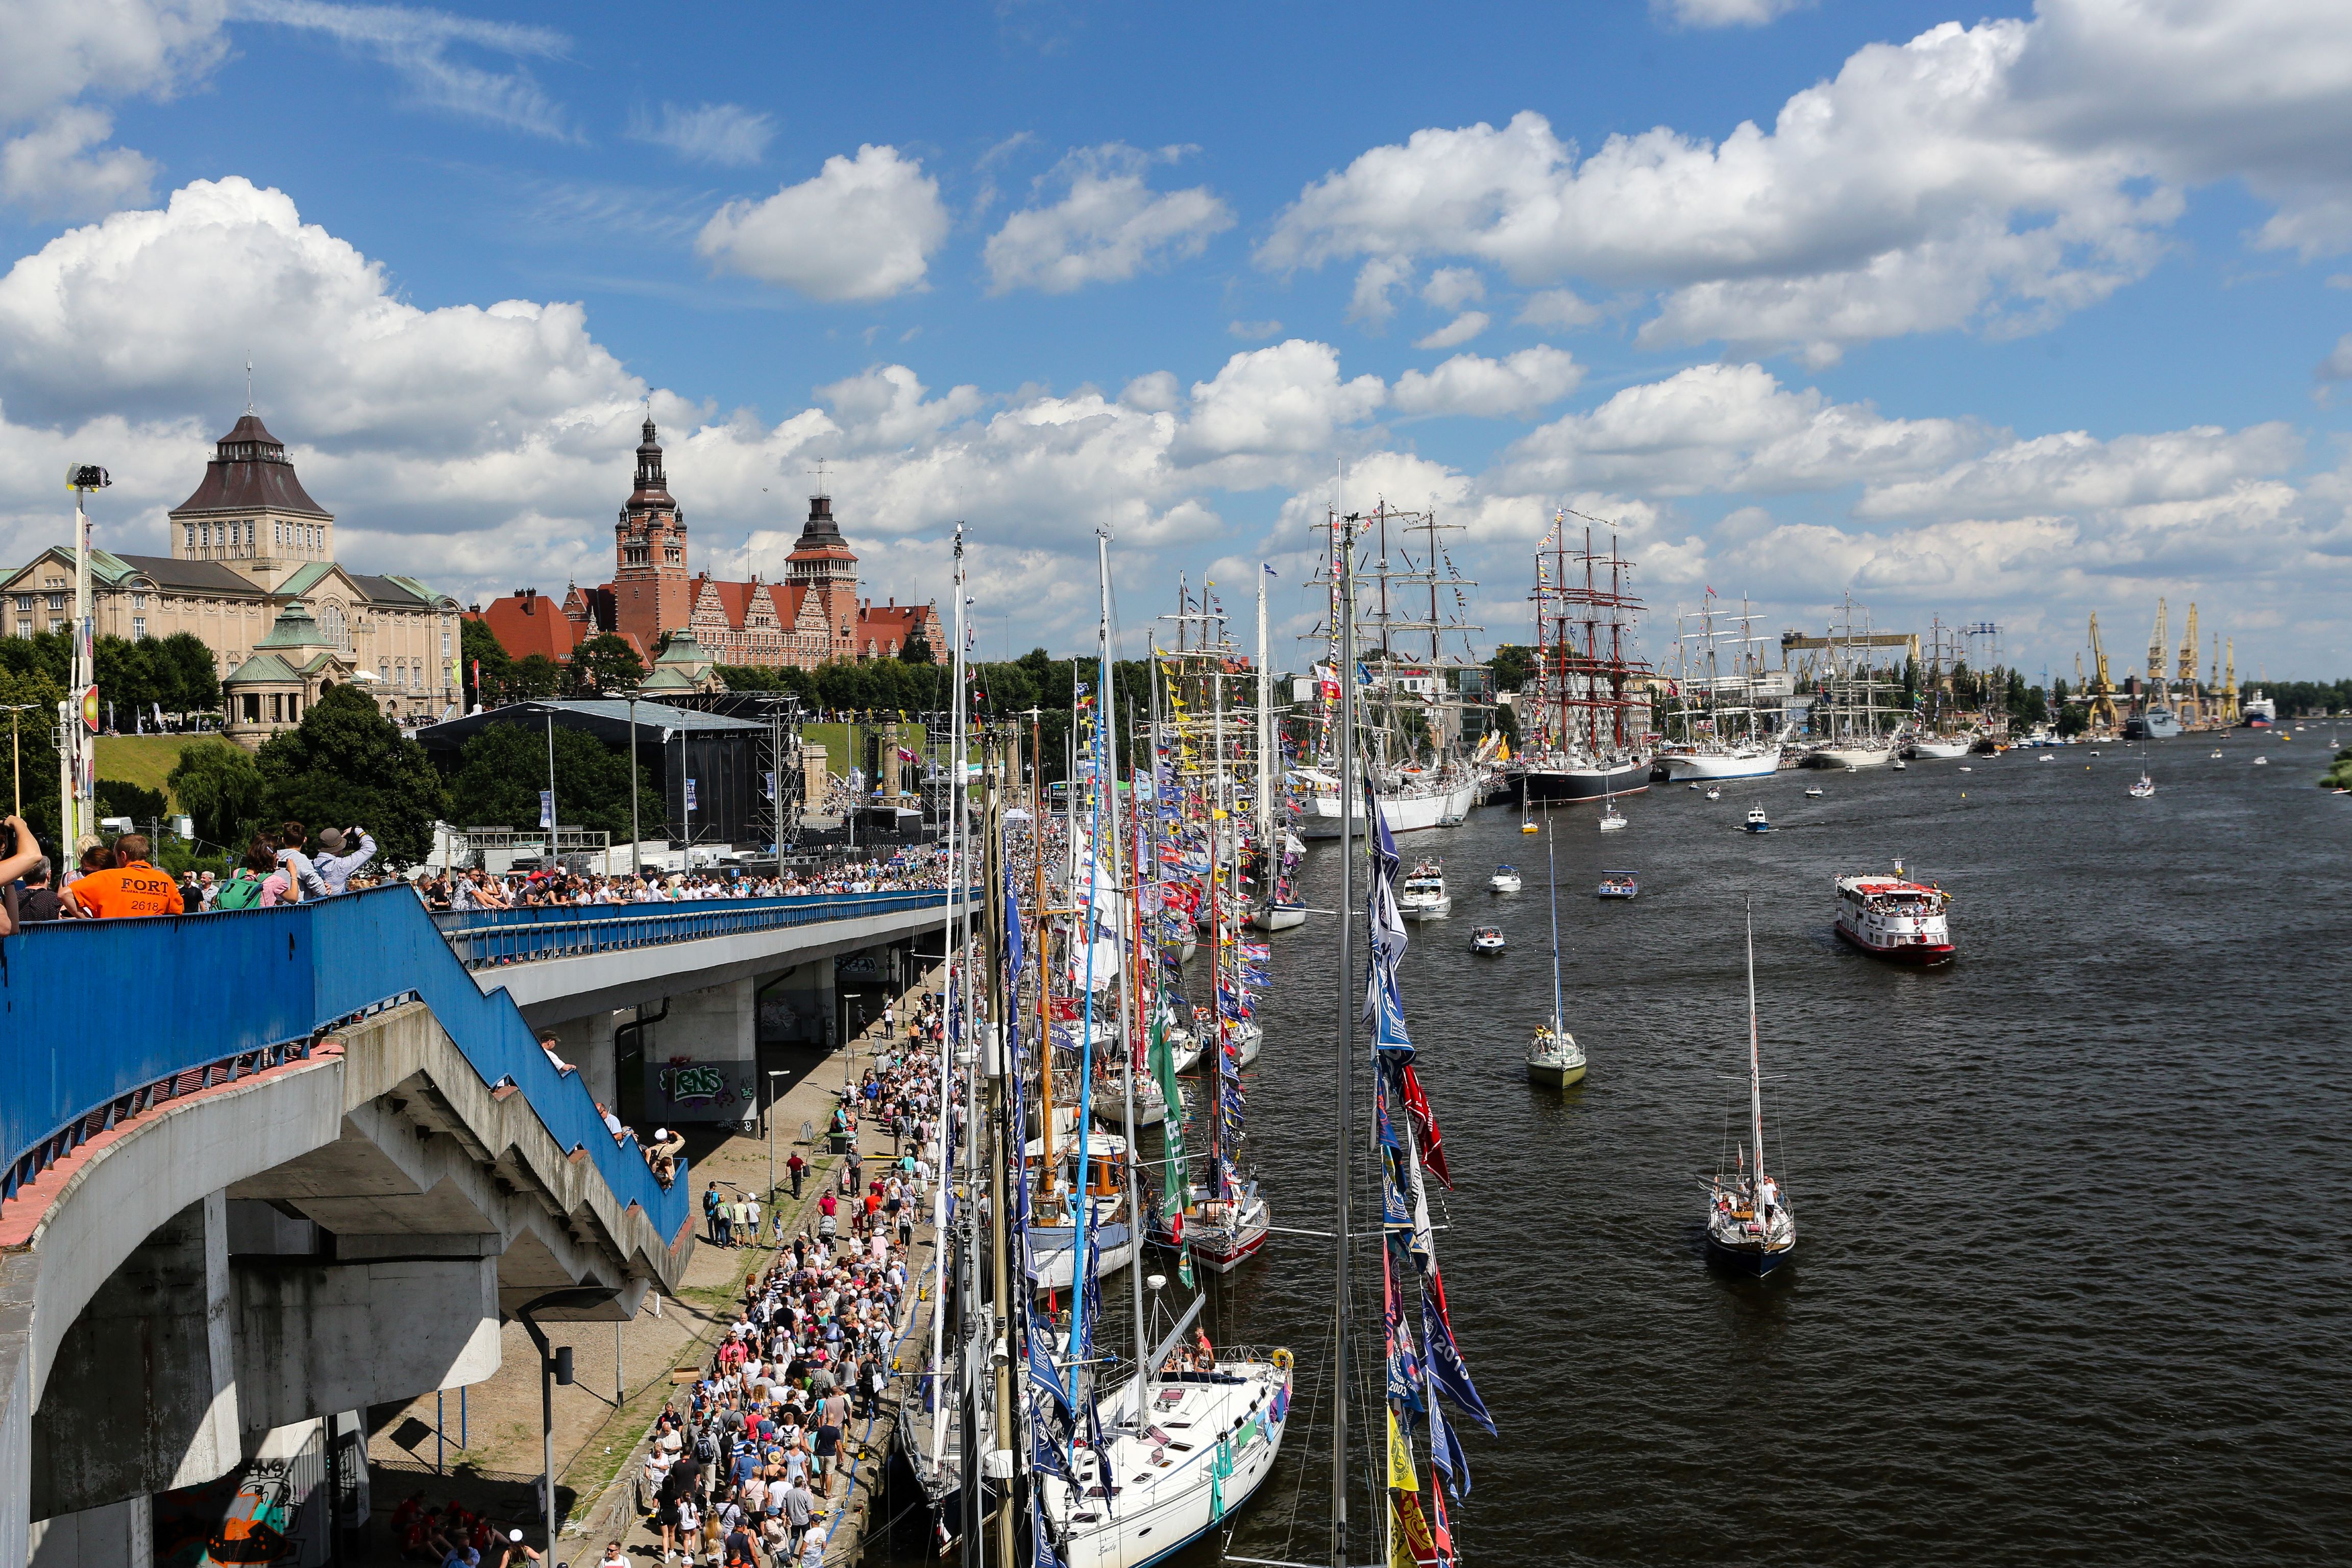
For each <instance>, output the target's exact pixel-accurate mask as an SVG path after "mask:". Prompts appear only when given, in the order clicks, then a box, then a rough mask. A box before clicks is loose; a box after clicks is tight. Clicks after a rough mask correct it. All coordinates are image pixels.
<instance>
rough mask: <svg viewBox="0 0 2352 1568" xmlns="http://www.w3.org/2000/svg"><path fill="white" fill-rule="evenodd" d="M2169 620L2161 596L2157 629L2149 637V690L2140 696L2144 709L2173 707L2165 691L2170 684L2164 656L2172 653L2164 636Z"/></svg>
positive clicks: (2157, 614)
mask: <svg viewBox="0 0 2352 1568" xmlns="http://www.w3.org/2000/svg"><path fill="white" fill-rule="evenodd" d="M2167 620H2168V615H2167V613H2166V610H2165V605H2164V600H2163V598H2162V597H2161V596H2159V597H2158V599H2157V601H2156V629H2155V630H2154V631H2152V632H2150V633H2148V635H2147V690H2146V691H2145V692H2143V693H2141V696H2140V706H2141V707H2142V708H2143V709H2146V708H2169V707H2170V706H2172V704H2171V703H2170V702H2168V701H2167V700H2166V698H2167V697H2168V695H2169V694H2168V692H2167V690H2166V686H2167V685H2168V682H2167V681H2166V680H2165V679H2164V656H2165V655H2166V654H2168V653H2169V652H2171V651H2172V650H2171V649H2170V648H2169V647H2167V646H2166V640H2167V639H2166V637H2165V635H2164V634H2165V624H2166V621H2167Z"/></svg>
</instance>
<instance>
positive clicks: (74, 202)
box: [0, 0, 228, 217]
mask: <svg viewBox="0 0 2352 1568" xmlns="http://www.w3.org/2000/svg"><path fill="white" fill-rule="evenodd" d="M226 16H227V5H226V0H102V3H93V4H76V3H74V0H15V3H14V4H12V5H9V6H8V7H7V10H6V12H5V33H4V34H0V38H5V41H0V131H9V130H16V129H18V128H26V129H23V130H22V131H21V133H20V134H16V135H14V136H9V137H6V138H5V139H4V140H0V201H5V202H7V203H9V204H11V205H16V206H20V207H23V208H25V209H26V211H28V212H31V213H33V214H34V215H36V216H42V217H49V216H68V217H83V216H97V215H99V214H102V213H106V212H110V211H112V210H113V209H114V208H116V207H118V206H121V205H125V204H127V203H131V202H137V201H143V200H145V199H146V197H147V194H148V188H149V182H150V181H151V180H152V178H153V176H154V173H155V165H154V163H152V161H151V160H150V159H148V158H147V157H145V156H144V155H142V154H141V153H136V152H133V151H131V149H129V148H124V147H106V146H102V145H101V143H103V142H105V141H106V140H107V139H108V138H109V137H110V136H112V135H113V134H114V119H113V116H112V115H110V114H109V113H108V112H107V111H106V110H103V109H101V108H99V107H98V106H97V105H96V104H94V103H92V102H90V101H89V100H91V99H116V100H120V99H126V98H138V97H145V98H156V99H169V98H171V97H173V95H174V94H176V93H177V92H178V91H179V90H180V89H182V88H184V87H186V86H188V85H189V84H191V83H193V82H194V81H196V80H198V79H201V78H202V77H203V76H204V75H205V73H206V72H207V71H209V70H210V69H211V68H213V67H214V66H215V64H217V63H218V62H219V60H220V58H221V57H222V55H223V54H224V53H226V49H227V47H228V41H227V38H226V37H225V35H224V33H223V30H222V28H223V23H224V22H225V20H226Z"/></svg>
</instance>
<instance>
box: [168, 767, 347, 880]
mask: <svg viewBox="0 0 2352 1568" xmlns="http://www.w3.org/2000/svg"><path fill="white" fill-rule="evenodd" d="M163 782H164V783H165V784H169V785H170V786H171V790H172V794H173V796H174V797H176V798H177V799H178V801H179V803H180V809H181V810H183V811H184V812H186V813H187V814H188V815H189V816H192V817H194V818H195V829H196V837H198V838H201V839H203V840H205V842H206V843H208V844H214V845H217V846H219V847H221V848H222V849H224V850H226V851H227V852H228V854H229V855H230V856H231V857H232V858H234V857H236V856H237V855H239V854H241V853H242V852H243V851H244V849H245V847H246V846H247V844H249V843H251V842H252V840H253V831H254V829H255V827H256V826H258V825H259V824H260V822H261V819H262V818H261V813H262V807H263V806H264V805H266V804H267V801H268V786H267V785H265V784H263V782H262V777H261V769H260V768H259V767H258V766H257V765H256V763H254V760H253V753H252V752H248V751H247V750H246V749H245V748H244V747H243V746H234V745H231V744H229V743H228V742H226V741H204V742H198V743H197V744H195V745H193V746H189V747H187V748H186V749H184V751H182V752H180V760H179V762H178V763H177V764H175V765H174V766H173V769H172V773H171V776H170V777H169V778H167V779H165V780H164V781H163ZM320 826H337V827H348V826H351V824H349V823H347V822H346V823H331V824H321V825H320Z"/></svg>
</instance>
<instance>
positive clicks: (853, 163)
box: [695, 143, 948, 302]
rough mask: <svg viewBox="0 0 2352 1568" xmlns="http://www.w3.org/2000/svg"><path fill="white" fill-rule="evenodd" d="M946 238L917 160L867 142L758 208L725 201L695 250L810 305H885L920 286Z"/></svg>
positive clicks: (939, 208) (934, 194) (934, 193)
mask: <svg viewBox="0 0 2352 1568" xmlns="http://www.w3.org/2000/svg"><path fill="white" fill-rule="evenodd" d="M947 236H948V210H947V207H946V205H944V204H942V203H941V202H940V183H939V182H938V181H937V180H935V179H933V178H931V176H929V174H925V173H923V165H922V161H921V160H920V159H919V158H906V157H901V156H900V155H899V153H898V149H897V148H896V147H887V146H882V147H877V146H875V145H873V144H871V143H868V144H867V145H865V146H862V147H860V148H858V150H857V156H856V157H855V158H845V157H841V156H839V155H837V154H836V155H835V156H834V157H831V158H827V159H826V160H825V161H824V168H823V169H822V170H820V171H819V172H818V173H817V174H816V175H815V176H814V178H811V179H807V180H803V181H802V182H801V183H800V184H797V185H786V186H785V187H783V188H782V190H780V191H778V192H777V193H776V194H775V195H772V196H770V197H768V198H767V199H766V200H764V201H758V202H752V201H739V202H730V203H728V204H727V205H725V206H724V207H721V208H720V209H719V212H718V213H717V214H716V215H715V216H713V217H712V218H711V220H710V221H709V224H707V225H705V226H704V227H703V230H702V233H701V235H700V236H699V237H698V238H697V239H696V240H695V248H696V249H697V250H698V251H700V252H701V253H702V254H703V255H704V256H706V257H708V258H710V259H711V260H712V261H713V262H715V263H717V264H718V265H719V266H720V267H723V268H727V269H728V270H729V271H730V272H740V273H742V274H744V275H745V276H747V277H751V278H756V279H760V280H761V282H763V283H775V284H780V285H782V287H784V288H787V289H795V290H797V291H798V292H800V293H803V294H805V295H807V296H808V297H809V298H810V299H812V300H825V301H828V302H831V301H839V300H887V299H889V298H890V297H891V296H892V295H894V294H902V293H905V292H906V291H907V290H908V289H919V288H921V287H923V286H924V276H925V273H926V272H927V271H928V270H929V260H930V256H931V253H932V252H933V251H935V250H937V249H938V248H939V247H940V244H941V243H942V242H943V241H945V240H946V238H947Z"/></svg>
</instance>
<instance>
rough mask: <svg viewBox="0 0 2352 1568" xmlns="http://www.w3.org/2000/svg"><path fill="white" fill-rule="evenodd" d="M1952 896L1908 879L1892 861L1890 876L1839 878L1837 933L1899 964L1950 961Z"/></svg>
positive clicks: (1858, 945) (1854, 943)
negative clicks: (1893, 871)
mask: <svg viewBox="0 0 2352 1568" xmlns="http://www.w3.org/2000/svg"><path fill="white" fill-rule="evenodd" d="M1951 904H1952V900H1951V895H1950V894H1948V893H1947V892H1945V891H1944V890H1943V889H1941V888H1936V887H1929V886H1927V885H1926V884H1924V883H1920V882H1914V881H1909V880H1906V879H1905V878H1904V875H1903V863H1902V862H1901V861H1899V860H1898V861H1896V862H1895V875H1893V876H1892V877H1877V876H1860V877H1840V878H1839V879H1838V880H1837V933H1838V935H1840V936H1842V937H1843V938H1844V939H1845V940H1846V941H1848V942H1852V943H1853V945H1854V946H1856V947H1858V948H1860V949H1862V951H1863V952H1867V953H1871V954H1873V955H1874V956H1876V957H1879V958H1887V959H1892V960H1894V961H1895V963H1918V964H1931V963H1949V962H1951V959H1952V954H1953V951H1954V950H1953V947H1952V928H1951V920H1950V917H1949V915H1948V913H1947V911H1948V910H1949V909H1950V908H1951Z"/></svg>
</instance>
